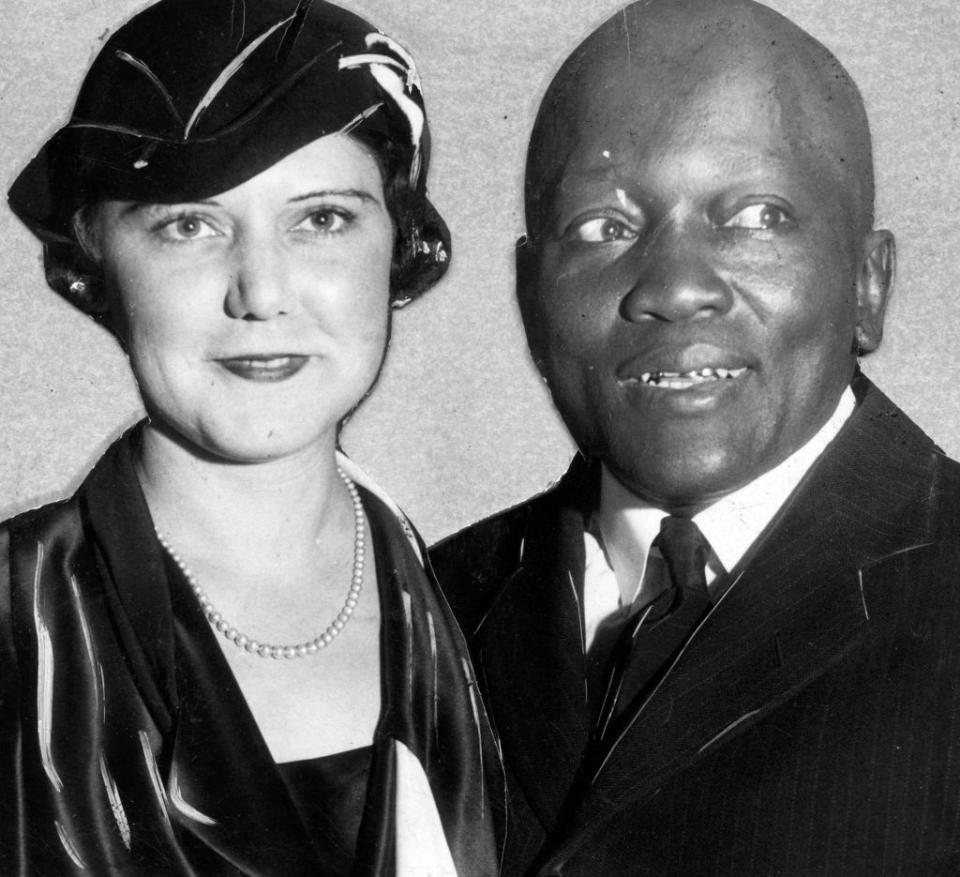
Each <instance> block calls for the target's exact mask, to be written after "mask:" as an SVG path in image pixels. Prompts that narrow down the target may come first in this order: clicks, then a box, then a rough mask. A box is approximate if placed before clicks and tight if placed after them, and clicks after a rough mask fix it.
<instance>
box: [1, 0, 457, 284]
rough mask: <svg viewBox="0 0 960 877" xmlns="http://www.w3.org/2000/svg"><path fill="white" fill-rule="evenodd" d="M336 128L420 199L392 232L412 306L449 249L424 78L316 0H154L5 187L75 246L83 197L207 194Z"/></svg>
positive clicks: (20, 210) (35, 221)
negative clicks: (434, 201) (368, 147)
mask: <svg viewBox="0 0 960 877" xmlns="http://www.w3.org/2000/svg"><path fill="white" fill-rule="evenodd" d="M334 133H355V134H357V135H358V136H361V137H362V139H363V140H364V142H366V143H375V144H383V148H382V149H381V150H379V152H380V153H381V155H380V157H381V160H383V158H384V155H383V153H384V151H385V152H386V153H388V154H389V156H390V160H389V168H388V170H387V171H386V174H387V177H388V182H389V183H393V184H394V185H396V183H397V182H399V183H400V186H401V188H403V189H406V190H407V191H408V192H410V193H412V195H413V198H412V199H411V198H405V199H404V201H405V203H406V207H407V210H408V211H410V212H411V213H412V214H413V220H412V227H411V228H404V227H402V226H403V223H402V222H401V223H399V224H400V226H401V227H399V228H398V238H399V239H400V245H401V246H402V247H405V248H407V249H408V250H409V251H410V252H407V253H405V254H403V255H404V257H405V259H406V262H407V263H408V264H406V265H405V268H404V269H402V270H404V271H405V272H406V274H407V275H409V276H407V277H399V278H397V277H395V278H394V281H395V283H394V285H395V286H396V287H399V288H398V289H396V290H395V293H396V294H397V296H398V297H399V298H400V299H401V300H409V299H410V298H413V297H415V296H416V295H418V294H419V293H420V292H422V291H423V290H424V289H426V288H427V287H428V286H430V285H432V283H434V282H435V281H436V280H437V279H439V277H440V276H441V275H442V274H443V272H444V271H445V269H446V265H447V262H448V260H449V255H450V243H449V233H448V232H447V229H446V226H445V225H444V223H443V220H442V219H441V218H440V216H439V214H437V212H436V210H435V209H434V208H433V206H432V205H431V204H430V202H429V201H428V200H427V198H426V194H425V193H426V172H427V165H428V161H429V151H430V137H429V130H428V127H427V121H426V114H425V108H424V104H423V96H422V92H421V87H420V79H419V76H418V75H417V71H416V68H415V67H414V64H413V59H412V58H411V57H410V55H409V54H408V53H407V52H406V50H405V49H403V47H402V46H400V45H399V44H398V43H396V42H395V41H394V40H393V39H391V38H390V37H388V36H386V35H384V34H382V33H380V32H379V31H378V30H376V28H374V27H373V26H372V25H370V24H369V23H368V22H366V21H364V20H363V19H362V18H359V17H358V16H356V15H354V14H352V13H350V12H347V11H346V10H344V9H341V8H340V7H338V6H334V5H332V4H330V3H326V2H323V0H299V2H298V0H255V2H254V0H250V2H244V0H202V2H199V0H160V2H159V3H156V4H155V5H153V6H150V7H148V8H147V9H145V10H144V11H143V12H141V13H139V14H138V15H136V16H135V17H134V18H132V19H131V20H130V21H128V22H127V23H126V24H124V25H123V26H122V27H120V29H119V30H117V32H116V33H114V34H113V35H112V36H111V37H110V38H109V39H108V40H107V42H106V44H105V45H104V47H103V49H102V50H101V51H100V53H99V54H98V55H97V57H96V59H95V60H94V62H93V65H92V66H91V68H90V70H89V71H88V73H87V76H86V78H85V79H84V82H83V86H82V88H81V90H80V94H79V97H78V98H77V103H76V106H75V107H74V111H73V115H72V116H71V118H70V120H69V121H68V122H67V124H66V125H64V126H63V127H62V128H61V129H60V130H59V131H57V132H56V133H55V134H54V135H53V136H52V137H51V138H50V140H49V141H48V142H47V143H46V145H45V146H44V147H43V149H42V150H41V151H40V153H39V154H38V155H37V156H36V157H35V158H34V159H33V161H31V162H30V163H29V164H28V165H27V167H26V168H25V169H24V170H23V171H22V173H21V174H20V175H19V176H18V177H17V179H16V180H15V181H14V183H13V185H12V186H11V188H10V192H9V202H10V207H11V208H12V209H13V211H14V213H16V214H17V216H18V217H19V218H20V219H21V220H22V221H23V222H24V223H25V224H26V225H27V226H28V227H29V228H30V230H31V231H32V232H33V233H34V234H36V235H37V237H39V238H40V239H41V240H42V241H44V242H46V243H50V244H57V243H62V242H66V241H72V234H71V223H72V221H73V216H74V214H75V213H76V211H77V210H78V209H79V208H80V207H82V206H84V205H88V204H93V203H96V202H98V201H101V200H104V199H117V200H125V201H144V202H157V203H174V202H179V201H196V200H201V199H204V198H207V197H210V196H211V195H215V194H218V193H220V192H224V191H227V190H228V189H232V188H233V187H235V186H237V185H239V184H240V183H243V182H245V181H246V180H248V179H250V178H251V177H253V176H255V175H257V174H258V173H260V172H261V171H264V170H266V169H267V168H268V167H270V166H271V165H273V164H275V163H276V162H278V161H280V160H281V159H282V158H284V157H285V156H287V155H289V154H290V153H291V152H294V151H295V150H297V149H299V148H300V147H302V146H305V145H306V144H308V143H310V142H311V141H313V140H316V139H317V138H319V137H322V136H324V135H327V134H334ZM384 163H387V162H384ZM396 177H399V179H396ZM411 203H413V204H414V206H413V207H411V206H410V204H411ZM396 218H397V217H395V219H396ZM396 261H397V260H395V262H396ZM400 261H401V262H403V261H404V258H401V259H400Z"/></svg>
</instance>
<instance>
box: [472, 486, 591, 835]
mask: <svg viewBox="0 0 960 877" xmlns="http://www.w3.org/2000/svg"><path fill="white" fill-rule="evenodd" d="M569 481H570V479H569V478H568V479H567V482H568V483H567V484H566V485H565V486H561V487H560V488H558V489H557V490H555V491H553V492H551V493H549V494H546V495H545V496H543V497H541V498H540V499H539V500H538V501H537V502H536V503H535V504H534V506H533V507H532V509H531V514H529V515H528V516H527V518H526V521H525V523H524V525H523V532H522V534H521V537H520V541H519V549H518V552H517V565H516V567H515V569H514V571H513V574H512V575H511V576H510V577H509V578H508V580H507V582H506V584H505V586H504V587H503V588H502V589H501V591H500V593H499V595H498V597H497V599H496V600H495V601H494V603H493V605H492V606H491V608H490V610H489V611H488V613H487V615H486V617H485V618H484V620H483V622H482V624H481V625H480V627H479V629H478V631H477V635H476V643H477V649H476V654H477V657H478V671H479V673H480V675H481V677H482V684H483V686H484V688H485V691H486V692H487V694H488V696H489V701H490V705H491V713H492V716H493V718H494V721H495V723H496V725H497V730H498V732H499V734H500V737H501V739H502V742H503V749H504V752H505V758H506V761H507V763H508V766H509V768H510V770H511V771H512V772H513V774H514V775H515V776H516V777H517V779H518V780H519V783H520V785H521V786H522V788H523V791H524V793H525V794H526V796H527V798H528V800H529V801H530V802H531V804H532V806H533V807H534V809H535V811H536V812H537V815H538V816H539V818H540V819H541V821H542V822H543V823H544V825H545V826H548V827H549V826H551V825H552V824H553V822H554V821H555V819H556V815H557V812H558V810H559V809H560V806H561V804H562V803H563V801H564V799H565V798H566V795H567V792H568V790H569V788H570V785H571V783H572V782H573V778H574V773H575V772H576V770H577V767H578V765H579V763H580V760H581V759H582V757H583V754H584V751H585V749H586V746H587V741H588V736H589V715H588V712H587V702H586V676H585V672H584V646H583V624H582V617H583V613H582V611H581V603H582V594H583V565H584V549H583V513H582V511H580V510H579V509H578V508H576V507H575V506H574V505H571V504H570V502H569V501H568V500H569V497H570V495H571V491H570V490H569V489H568V488H569V487H570V484H569ZM573 493H574V495H576V491H574V492H573Z"/></svg>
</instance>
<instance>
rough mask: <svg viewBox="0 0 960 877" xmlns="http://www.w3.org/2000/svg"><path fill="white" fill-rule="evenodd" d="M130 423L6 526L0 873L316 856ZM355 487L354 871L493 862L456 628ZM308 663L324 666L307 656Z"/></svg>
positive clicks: (364, 492) (134, 871) (491, 823)
mask: <svg viewBox="0 0 960 877" xmlns="http://www.w3.org/2000/svg"><path fill="white" fill-rule="evenodd" d="M136 440H137V432H136V431H133V432H132V433H129V434H128V435H127V436H125V437H123V438H121V439H120V440H119V441H117V442H116V443H115V444H114V445H113V446H112V447H111V448H110V449H109V450H108V451H107V453H106V455H105V456H104V457H103V458H102V459H101V461H100V462H99V463H98V464H97V466H96V467H95V468H94V470H93V471H92V472H91V473H90V475H89V476H88V477H87V479H86V480H85V481H84V483H83V484H82V486H81V487H80V489H79V490H78V492H77V493H76V494H75V495H74V496H73V497H72V498H71V499H69V500H65V501H63V502H59V503H54V504H52V505H48V506H45V507H43V508H40V509H37V510H34V511H31V512H26V513H24V514H22V515H20V516H18V517H16V518H14V519H12V520H10V521H8V522H7V523H6V524H5V525H4V526H3V527H2V528H0V862H2V863H3V873H4V874H57V875H71V874H96V875H98V877H99V875H114V874H116V875H124V877H130V875H157V874H164V875H203V877H208V875H228V874H229V875H236V874H242V875H251V877H252V875H257V877H261V875H262V877H266V875H283V877H289V875H297V874H320V873H324V868H323V862H322V861H321V860H320V859H319V858H318V853H317V852H316V850H315V848H314V845H313V844H312V843H311V841H310V837H309V834H308V830H307V828H306V827H305V826H304V824H303V822H302V821H301V818H300V816H299V815H298V812H297V810H296V808H295V805H294V803H293V801H292V800H291V798H290V795H289V792H288V791H287V788H286V786H285V785H284V783H283V780H282V779H281V777H280V775H279V773H278V771H277V768H276V766H275V764H274V761H273V758H272V757H271V755H270V753H269V751H268V749H267V746H266V744H265V742H264V740H263V738H262V736H261V734H260V732H259V730H258V728H257V725H256V723H255V721H254V719H253V717H252V715H251V713H250V711H249V708H248V707H247V704H246V702H245V700H244V698H243V696H242V694H241V692H240V691H239V689H238V686H237V683H236V681H235V679H234V677H233V675H232V673H231V671H230V669H229V667H228V665H227V663H226V661H225V659H224V657H223V655H222V653H221V652H220V649H219V647H218V645H217V643H216V641H215V639H214V635H213V633H212V631H211V630H210V628H209V626H208V624H207V621H206V619H205V618H204V616H203V614H202V613H201V611H200V609H199V606H198V604H197V602H196V599H195V597H194V596H193V594H192V593H191V592H190V590H189V587H188V585H187V584H186V582H185V581H184V580H183V577H182V575H180V574H179V572H178V570H177V568H176V566H175V565H173V564H172V562H170V561H169V559H168V558H166V555H165V554H164V553H163V551H162V549H161V548H160V546H159V544H158V542H157V539H156V537H155V535H154V532H153V526H152V523H151V519H150V515H149V512H148V510H147V506H146V503H145V501H144V498H143V495H142V493H141V490H140V487H139V484H138V482H137V479H136V475H135V472H134V468H133V453H132V450H133V445H134V443H135V442H136ZM359 489H360V495H361V499H362V502H363V507H364V510H365V512H366V515H367V518H368V520H369V522H370V527H371V533H372V542H373V549H374V551H375V557H376V568H377V575H378V588H379V598H380V605H381V614H382V619H383V620H382V627H381V665H382V666H381V678H382V706H381V714H380V719H379V722H378V726H377V730H376V734H375V739H374V743H373V758H372V765H371V770H370V776H369V783H368V790H367V797H366V804H365V808H364V814H363V818H362V822H361V827H360V837H359V841H358V852H357V861H356V864H355V866H354V873H355V874H358V875H392V874H427V873H430V874H437V875H442V874H453V873H459V874H460V875H461V877H463V875H469V877H473V875H476V877H482V875H491V874H495V873H496V871H497V835H498V834H499V831H500V829H499V826H500V825H501V820H502V815H503V787H502V779H501V768H500V763H499V758H498V753H497V751H496V746H495V743H494V740H493V737H492V734H491V732H490V728H489V725H488V723H487V719H486V716H485V714H484V712H483V707H482V705H481V703H480V700H479V695H478V692H477V688H476V684H475V681H474V677H473V672H472V670H471V668H470V664H469V660H468V658H467V656H466V655H467V652H466V648H465V645H464V642H463V639H462V637H461V635H460V632H459V630H458V629H457V627H456V624H455V622H454V621H453V620H452V616H451V614H450V610H449V608H448V607H447V605H446V603H445V601H444V600H443V598H442V597H441V596H440V594H439V592H438V590H437V588H436V585H435V583H434V581H433V578H432V574H430V573H427V572H425V570H424V567H423V565H422V562H421V556H422V554H421V553H418V549H422V546H420V545H419V544H418V543H419V540H417V539H416V537H415V536H413V534H412V531H411V530H410V529H409V525H407V524H406V521H405V520H404V519H403V518H402V516H400V517H398V514H397V513H396V512H395V510H394V509H392V508H391V507H389V506H388V504H387V503H385V502H384V501H383V500H382V499H380V498H379V497H378V496H377V495H376V494H375V493H374V492H372V491H371V490H369V489H366V488H364V487H363V486H362V485H360V486H359ZM308 660H316V661H317V662H318V670H317V672H322V660H323V657H322V655H320V656H317V657H314V658H312V659H308ZM333 708H335V705H333ZM454 869H455V870H454Z"/></svg>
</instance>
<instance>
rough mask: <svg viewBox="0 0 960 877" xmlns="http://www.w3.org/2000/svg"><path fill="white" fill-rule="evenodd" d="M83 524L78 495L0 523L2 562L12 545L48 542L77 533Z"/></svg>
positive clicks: (0, 559)
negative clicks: (51, 538) (58, 536)
mask: <svg viewBox="0 0 960 877" xmlns="http://www.w3.org/2000/svg"><path fill="white" fill-rule="evenodd" d="M79 523H80V513H79V509H78V503H77V495H74V496H71V497H69V498H67V499H59V500H56V501H55V502H49V503H46V504H45V505H41V506H38V507H37V508H33V509H28V510H26V511H23V512H20V513H19V514H16V515H14V516H13V517H11V518H7V520H5V521H3V522H0V562H3V561H4V560H6V558H7V556H8V555H9V549H10V547H11V543H12V542H13V543H19V542H22V541H24V540H27V541H37V540H40V541H46V539H47V538H48V537H49V536H52V535H57V534H63V533H65V532H69V533H71V535H73V534H74V533H75V529H76V527H77V526H79Z"/></svg>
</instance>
